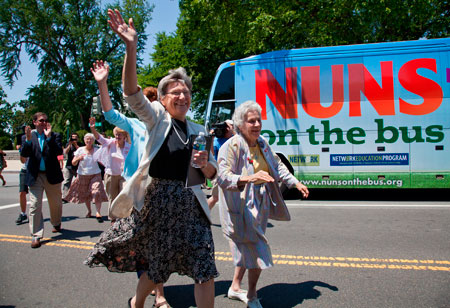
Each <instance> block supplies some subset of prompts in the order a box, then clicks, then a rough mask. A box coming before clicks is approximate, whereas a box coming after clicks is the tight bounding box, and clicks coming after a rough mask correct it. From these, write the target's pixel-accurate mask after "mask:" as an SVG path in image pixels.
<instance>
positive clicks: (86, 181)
mask: <svg viewBox="0 0 450 308" xmlns="http://www.w3.org/2000/svg"><path fill="white" fill-rule="evenodd" d="M94 142H95V137H94V135H93V134H91V133H87V134H86V135H84V144H85V146H84V147H79V148H78V149H77V150H76V151H75V152H74V153H73V159H72V165H73V166H77V165H78V169H77V177H76V178H75V180H74V181H73V182H72V185H70V188H69V191H68V192H67V195H66V197H65V198H66V200H67V201H69V202H73V203H85V204H86V208H87V212H86V218H89V217H91V202H94V204H95V207H96V210H97V213H96V218H97V221H98V222H100V223H101V222H103V218H102V215H101V213H100V210H101V208H102V202H107V201H108V197H107V196H106V192H105V188H104V186H103V182H102V176H101V170H100V168H99V166H98V163H97V158H96V156H95V155H94V154H95V152H97V151H98V148H96V147H94Z"/></svg>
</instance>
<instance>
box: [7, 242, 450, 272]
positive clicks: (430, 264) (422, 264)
mask: <svg viewBox="0 0 450 308" xmlns="http://www.w3.org/2000/svg"><path fill="white" fill-rule="evenodd" d="M0 242H11V243H25V244H27V245H29V244H30V237H29V236H22V235H11V234H0ZM41 243H42V245H43V246H55V247H68V248H77V249H85V250H91V249H92V248H93V247H94V245H95V243H94V242H87V241H74V240H55V239H52V238H44V239H42V241H41ZM215 258H216V260H217V261H224V262H232V261H233V258H232V256H231V253H230V252H224V251H216V252H215ZM272 258H273V263H274V264H281V265H290V266H312V267H334V268H350V269H352V268H353V269H359V268H364V269H397V270H415V271H443V272H450V261H449V260H419V259H401V258H398V259H397V258H359V257H321V256H296V255H280V254H277V255H272Z"/></svg>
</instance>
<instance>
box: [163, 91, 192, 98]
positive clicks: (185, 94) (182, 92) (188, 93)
mask: <svg viewBox="0 0 450 308" xmlns="http://www.w3.org/2000/svg"><path fill="white" fill-rule="evenodd" d="M167 94H170V95H171V96H173V97H176V98H178V97H180V96H181V94H183V95H184V96H190V95H191V92H189V91H174V92H169V93H167Z"/></svg>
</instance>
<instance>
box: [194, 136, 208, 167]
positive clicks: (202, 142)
mask: <svg viewBox="0 0 450 308" xmlns="http://www.w3.org/2000/svg"><path fill="white" fill-rule="evenodd" d="M205 148H206V139H205V133H204V132H199V133H198V136H197V137H196V138H195V140H194V143H193V144H192V157H191V166H192V167H194V168H200V166H199V165H197V164H196V163H194V154H195V153H197V152H198V151H204V150H205Z"/></svg>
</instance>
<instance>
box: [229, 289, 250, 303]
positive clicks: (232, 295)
mask: <svg viewBox="0 0 450 308" xmlns="http://www.w3.org/2000/svg"><path fill="white" fill-rule="evenodd" d="M228 298H229V299H235V300H238V301H241V302H244V303H246V304H247V301H248V298H247V290H241V291H239V292H236V291H233V290H232V289H231V288H229V289H228Z"/></svg>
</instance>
